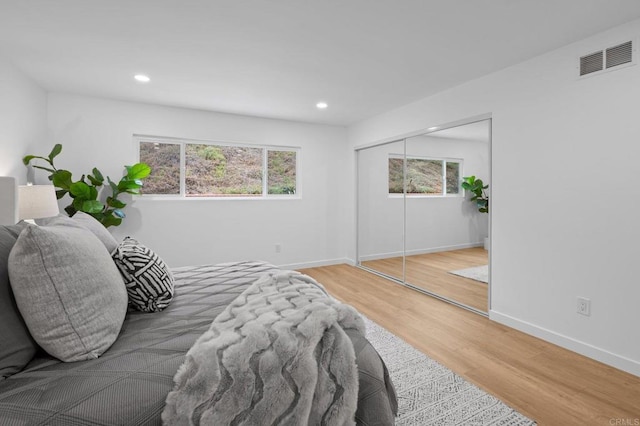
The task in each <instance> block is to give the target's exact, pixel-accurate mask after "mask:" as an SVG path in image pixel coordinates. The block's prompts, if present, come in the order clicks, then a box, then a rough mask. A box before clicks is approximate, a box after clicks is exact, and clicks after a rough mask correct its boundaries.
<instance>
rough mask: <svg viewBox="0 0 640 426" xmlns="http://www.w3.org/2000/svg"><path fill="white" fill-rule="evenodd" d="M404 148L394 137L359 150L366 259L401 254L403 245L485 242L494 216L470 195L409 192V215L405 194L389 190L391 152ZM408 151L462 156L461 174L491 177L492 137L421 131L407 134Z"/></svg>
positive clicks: (423, 249) (419, 249)
mask: <svg viewBox="0 0 640 426" xmlns="http://www.w3.org/2000/svg"><path fill="white" fill-rule="evenodd" d="M487 138H488V132H487ZM404 150H405V147H404V145H403V144H402V142H394V143H391V144H386V145H380V146H376V147H372V148H367V149H365V150H362V151H360V152H359V154H358V155H359V160H358V173H359V175H360V177H359V185H360V191H359V193H358V197H360V204H359V210H358V215H359V221H358V222H359V227H360V230H361V232H360V233H359V234H358V236H359V237H358V238H359V246H358V251H359V253H358V254H359V257H360V260H372V259H380V258H385V257H392V256H401V255H402V249H403V247H405V249H406V251H407V254H409V255H411V254H420V253H429V252H435V251H443V250H454V249H460V248H467V247H473V246H478V245H482V243H483V238H484V237H486V236H487V235H488V217H487V215H486V214H482V213H479V212H478V210H477V208H475V205H474V204H473V203H471V202H469V199H468V197H462V196H460V197H456V196H450V197H408V198H407V200H406V215H405V200H404V199H403V197H402V196H400V195H392V196H390V195H389V192H388V187H389V186H388V182H389V181H388V177H389V175H388V159H389V155H390V154H400V155H401V154H402V153H403V152H404ZM406 152H407V156H409V157H411V156H417V157H431V158H455V159H462V160H463V168H462V169H461V173H462V175H461V177H462V176H466V175H470V174H476V175H477V176H478V177H481V178H483V179H484V180H485V182H487V183H489V180H488V177H489V147H488V140H485V141H476V140H459V139H450V138H439V137H436V136H415V137H411V138H407V139H406ZM405 217H406V241H405V242H404V243H403V235H404V230H405V226H404V225H403V221H404V219H405Z"/></svg>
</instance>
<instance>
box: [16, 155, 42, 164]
mask: <svg viewBox="0 0 640 426" xmlns="http://www.w3.org/2000/svg"><path fill="white" fill-rule="evenodd" d="M34 158H41V159H43V160H46V158H44V157H39V156H37V155H25V156H24V157H22V163H23V164H24V165H25V166H28V165H29V163H30V162H31V160H33V159H34Z"/></svg>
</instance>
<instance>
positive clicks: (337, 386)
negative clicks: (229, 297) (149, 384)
mask: <svg viewBox="0 0 640 426" xmlns="http://www.w3.org/2000/svg"><path fill="white" fill-rule="evenodd" d="M364 327H365V326H364V322H363V320H362V318H361V317H360V315H359V314H358V312H357V311H356V310H355V309H353V308H352V307H350V306H347V305H344V304H342V303H340V302H338V301H336V300H334V299H332V298H331V297H329V296H328V295H327V293H326V292H325V290H324V289H323V288H322V286H320V285H319V284H318V283H316V282H315V281H314V280H313V279H312V278H310V277H308V276H306V275H302V274H300V273H298V272H291V271H289V272H279V273H271V274H269V275H265V276H264V277H262V278H260V279H259V280H257V281H256V282H255V283H254V284H252V285H251V286H250V287H249V288H248V289H247V290H245V291H244V292H243V293H242V294H241V295H240V296H238V298H236V299H235V300H234V301H233V302H231V304H229V306H227V308H226V309H225V310H224V311H223V312H222V313H221V314H220V315H218V317H217V318H216V319H215V320H214V321H213V323H212V324H211V327H210V328H209V330H208V331H207V332H206V333H204V334H203V335H202V336H201V337H200V338H199V339H198V340H197V341H196V343H195V344H194V345H193V347H192V348H191V349H190V350H189V351H188V352H187V355H186V360H185V362H184V364H182V366H181V367H180V368H179V369H178V371H177V373H176V375H175V378H174V380H175V383H176V385H175V388H174V390H173V391H172V392H170V393H169V395H168V396H167V404H166V407H165V409H164V412H163V413H162V420H163V422H164V424H166V425H216V426H222V425H296V426H298V425H353V424H355V422H354V414H355V412H356V408H357V407H356V406H357V400H358V371H357V366H356V362H355V355H354V350H353V345H352V343H351V340H350V339H349V337H348V336H347V335H346V334H345V332H344V330H343V329H347V328H354V329H357V330H360V331H361V332H363V333H364Z"/></svg>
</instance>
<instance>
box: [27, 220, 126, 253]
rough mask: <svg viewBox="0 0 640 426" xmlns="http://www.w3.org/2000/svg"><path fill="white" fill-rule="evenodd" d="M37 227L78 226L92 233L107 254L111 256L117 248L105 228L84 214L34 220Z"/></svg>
mask: <svg viewBox="0 0 640 426" xmlns="http://www.w3.org/2000/svg"><path fill="white" fill-rule="evenodd" d="M36 223H37V224H38V225H45V226H73V227H77V226H76V225H80V226H82V227H84V228H86V229H88V230H89V231H91V232H92V233H93V235H95V236H96V237H98V239H99V240H100V241H102V244H104V246H105V247H106V248H107V251H108V252H109V254H111V253H112V252H113V251H114V250H115V249H116V247H118V241H117V240H116V239H115V238H114V237H113V235H111V233H110V232H109V231H107V228H105V227H104V225H102V224H101V223H100V222H98V220H97V219H96V218H94V217H93V216H91V215H90V214H87V213H85V212H76V214H74V215H73V217H69V216H66V215H64V214H59V215H58V216H54V217H48V218H46V219H38V220H36Z"/></svg>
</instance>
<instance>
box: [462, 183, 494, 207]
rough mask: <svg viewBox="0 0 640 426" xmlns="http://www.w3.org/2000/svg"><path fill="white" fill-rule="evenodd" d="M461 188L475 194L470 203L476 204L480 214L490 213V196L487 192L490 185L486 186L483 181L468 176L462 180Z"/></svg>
mask: <svg viewBox="0 0 640 426" xmlns="http://www.w3.org/2000/svg"><path fill="white" fill-rule="evenodd" d="M461 186H462V189H464V190H465V191H469V192H471V194H473V195H472V196H471V199H470V201H473V202H475V203H476V206H477V207H478V211H479V212H480V213H489V195H488V194H487V192H486V191H485V190H486V189H487V188H489V185H485V184H484V182H482V179H476V177H475V176H466V177H463V178H462V185H461Z"/></svg>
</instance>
